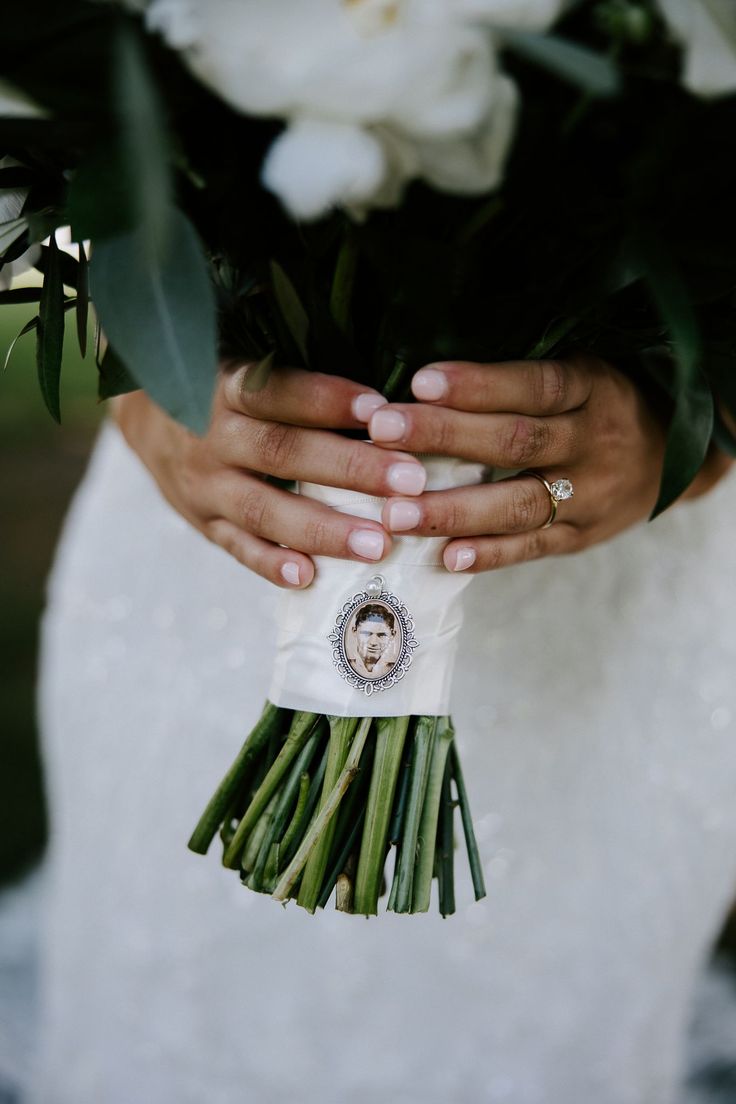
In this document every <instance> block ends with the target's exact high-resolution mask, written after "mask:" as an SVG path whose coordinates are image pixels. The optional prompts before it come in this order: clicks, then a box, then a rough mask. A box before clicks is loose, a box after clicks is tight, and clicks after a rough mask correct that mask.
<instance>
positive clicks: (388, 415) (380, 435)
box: [370, 410, 406, 441]
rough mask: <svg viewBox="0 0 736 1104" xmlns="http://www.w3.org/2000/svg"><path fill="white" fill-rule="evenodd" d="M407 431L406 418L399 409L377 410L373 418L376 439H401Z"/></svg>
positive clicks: (371, 433) (373, 431)
mask: <svg viewBox="0 0 736 1104" xmlns="http://www.w3.org/2000/svg"><path fill="white" fill-rule="evenodd" d="M405 433H406V418H405V417H404V415H403V414H399V412H398V410H377V411H376V412H375V414H374V415H373V417H372V418H371V424H370V435H371V437H372V438H373V440H374V441H400V440H401V438H402V437H403V436H404V434H405Z"/></svg>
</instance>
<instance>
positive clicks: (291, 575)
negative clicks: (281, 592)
mask: <svg viewBox="0 0 736 1104" xmlns="http://www.w3.org/2000/svg"><path fill="white" fill-rule="evenodd" d="M281 578H282V579H283V580H284V581H285V582H287V583H288V584H289V586H299V583H300V582H301V579H300V578H299V564H296V563H292V562H291V561H289V562H288V563H284V564H282V565H281Z"/></svg>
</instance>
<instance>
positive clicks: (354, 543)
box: [348, 529, 384, 560]
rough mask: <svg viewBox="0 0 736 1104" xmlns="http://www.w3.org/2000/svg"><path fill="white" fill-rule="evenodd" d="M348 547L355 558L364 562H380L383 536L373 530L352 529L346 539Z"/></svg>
mask: <svg viewBox="0 0 736 1104" xmlns="http://www.w3.org/2000/svg"><path fill="white" fill-rule="evenodd" d="M348 547H349V549H350V551H351V552H354V553H355V555H356V556H362V557H363V558H364V559H366V560H380V558H381V556H382V555H383V547H384V541H383V535H382V534H381V533H377V532H376V530H375V529H353V531H352V533H351V534H350V536H349V537H348Z"/></svg>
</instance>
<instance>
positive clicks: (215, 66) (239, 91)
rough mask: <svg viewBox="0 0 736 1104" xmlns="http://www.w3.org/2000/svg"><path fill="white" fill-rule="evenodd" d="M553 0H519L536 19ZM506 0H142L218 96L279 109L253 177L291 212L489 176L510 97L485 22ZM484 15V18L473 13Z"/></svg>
mask: <svg viewBox="0 0 736 1104" xmlns="http://www.w3.org/2000/svg"><path fill="white" fill-rule="evenodd" d="M559 3H560V0H524V2H523V3H521V5H520V8H521V9H523V10H522V11H521V13H520V20H519V21H517V24H516V25H518V26H521V27H524V28H529V27H535V28H538V27H540V26H542V25H546V23H547V22H548V21H549V20H550V19H552V18H553V17H554V13H556V11H557V9H558V7H559ZM511 8H512V5H511V3H510V0H495V2H494V0H278V2H277V3H273V2H272V0H209V2H208V3H207V4H206V5H205V4H197V3H195V2H194V0H152V2H151V4H150V5H149V7H148V8H147V10H146V16H145V18H146V24H147V26H148V28H149V29H150V30H152V31H157V32H159V33H161V34H162V35H163V37H164V38H165V39H166V41H167V42H168V44H169V45H170V46H171V47H172V48H174V49H178V50H180V51H181V52H182V56H183V58H184V60H185V61H186V63H187V65H188V66H189V68H190V69H191V70H192V71H193V72H194V74H195V75H196V76H197V77H198V78H199V79H200V80H201V81H202V82H203V83H204V84H206V85H208V86H209V87H210V88H212V89H213V90H214V91H215V92H217V93H218V94H219V95H220V96H222V97H223V99H225V100H226V101H227V102H228V103H229V104H231V106H233V107H234V108H236V109H237V110H239V111H243V112H245V113H248V114H254V115H262V116H270V117H277V118H282V119H284V120H285V121H286V123H287V127H286V130H285V131H284V133H283V134H282V135H281V136H280V137H279V138H278V139H277V141H276V142H275V143H274V146H273V148H272V149H271V151H270V152H269V154H268V156H267V158H266V161H265V164H264V169H263V179H264V182H265V183H266V186H267V187H269V188H270V189H271V190H272V191H273V192H275V194H276V195H278V196H279V198H280V199H281V200H282V202H283V203H284V204H285V206H286V207H287V208H288V210H289V211H290V212H291V213H292V214H293V215H294V216H295V217H298V218H314V217H317V216H319V215H321V214H324V213H326V212H327V211H329V210H330V209H331V208H333V207H336V206H342V207H345V208H347V209H349V210H351V211H353V213H355V214H361V213H364V212H365V210H367V209H368V208H369V207H371V206H384V205H391V204H394V203H396V202H398V201H399V199H400V196H401V193H402V189H403V187H404V185H405V184H406V182H407V181H408V180H409V179H411V178H412V177H414V176H422V177H424V178H425V179H427V180H428V181H429V182H430V183H432V184H433V185H434V186H435V187H439V188H443V189H447V190H450V191H458V192H479V191H484V190H486V189H487V188H489V187H492V186H494V185H495V184H496V183H498V181H499V179H500V176H501V170H502V165H503V160H504V157H505V154H506V151H507V148H508V145H509V141H510V138H511V132H512V128H513V119H514V117H515V97H514V96H513V95H512V94H511V92H510V85H509V82H508V80H507V78H505V77H503V76H502V75H501V74H500V73H499V72H498V67H497V62H496V52H495V46H494V41H493V34H492V30H491V29H489V28H490V27H493V26H495V25H498V26H506V25H508V22H509V20H510V19H511V18H512V14H513V13H512V11H511ZM486 24H488V25H486Z"/></svg>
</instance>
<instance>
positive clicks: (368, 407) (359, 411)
mask: <svg viewBox="0 0 736 1104" xmlns="http://www.w3.org/2000/svg"><path fill="white" fill-rule="evenodd" d="M387 401H388V400H387V399H384V397H383V395H370V394H366V395H356V397H355V398H354V399H353V404H352V405H353V417H354V418H355V419H356V421H359V422H369V421H370V420H371V415H372V414H373V413H374V412H375V411H376V410H378V408H379V406H385V405H386V402H387Z"/></svg>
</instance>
